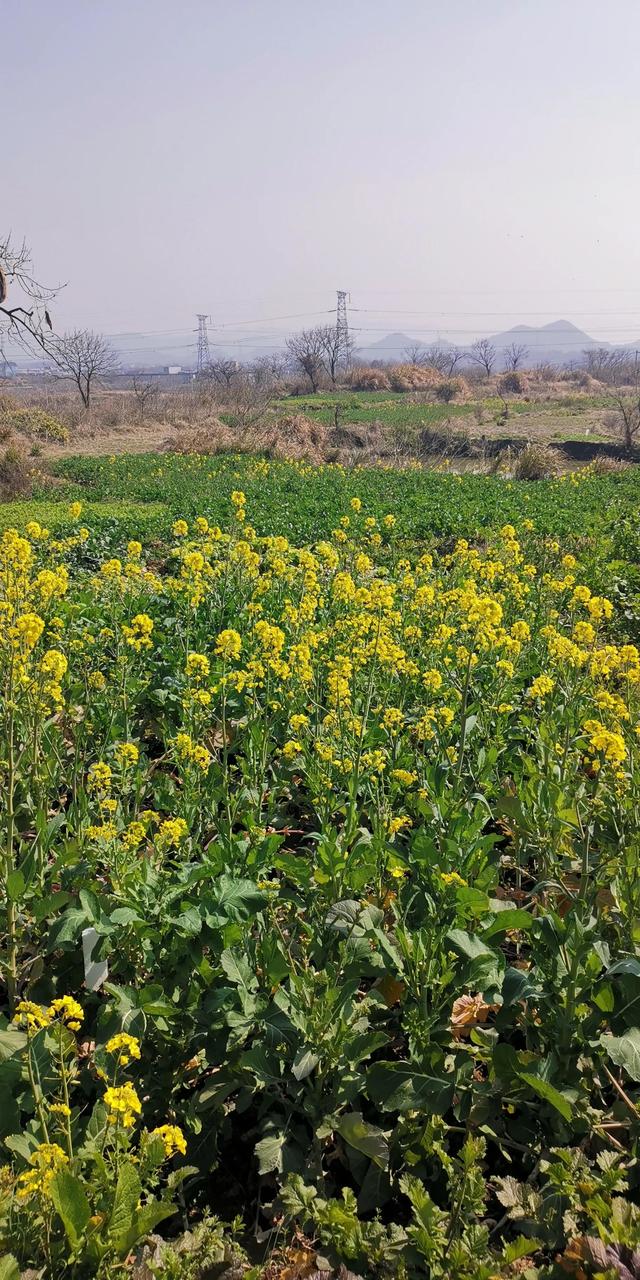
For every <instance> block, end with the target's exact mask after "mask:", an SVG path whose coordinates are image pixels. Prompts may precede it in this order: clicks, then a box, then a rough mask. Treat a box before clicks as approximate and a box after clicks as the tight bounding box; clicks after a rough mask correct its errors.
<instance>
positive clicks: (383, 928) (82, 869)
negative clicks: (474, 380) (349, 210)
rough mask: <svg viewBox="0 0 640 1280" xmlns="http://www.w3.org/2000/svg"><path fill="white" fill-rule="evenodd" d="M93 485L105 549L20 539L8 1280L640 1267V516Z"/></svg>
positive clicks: (11, 836) (516, 492)
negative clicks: (140, 1256) (601, 1263)
mask: <svg viewBox="0 0 640 1280" xmlns="http://www.w3.org/2000/svg"><path fill="white" fill-rule="evenodd" d="M65 471H66V472H67V473H68V474H69V475H71V474H73V478H74V480H75V481H76V482H77V484H78V485H79V486H81V487H82V490H86V491H87V492H90V493H91V494H92V495H93V496H94V497H96V498H97V499H98V501H97V503H96V509H97V510H100V509H101V508H100V503H101V502H104V503H105V504H108V509H107V511H104V510H103V517H104V520H103V522H102V523H101V522H100V520H99V519H97V520H96V519H94V516H95V509H94V508H93V504H92V505H91V507H90V508H89V507H86V508H85V509H84V511H81V510H79V509H78V507H72V508H71V509H70V510H69V511H67V512H66V513H65V515H64V519H63V513H62V511H61V510H60V509H59V507H58V505H57V504H56V505H55V509H54V508H53V507H49V508H48V509H47V508H45V507H44V506H42V505H39V504H37V503H32V504H29V505H28V509H27V510H26V511H24V512H23V518H24V516H26V517H27V519H28V522H29V531H28V540H27V539H25V538H23V537H22V536H21V535H20V534H18V533H16V532H15V531H14V532H11V531H10V532H9V533H8V534H6V535H5V536H4V537H3V538H2V539H1V541H0V547H1V557H0V575H1V592H2V604H3V605H4V608H3V610H2V611H1V612H0V675H1V679H2V698H1V702H0V769H1V770H2V788H1V795H0V825H1V831H0V836H1V839H0V848H1V849H2V862H1V866H0V877H1V884H2V894H3V896H2V906H1V909H2V929H3V935H4V939H3V941H4V947H3V953H2V960H1V963H2V974H3V979H4V982H5V989H6V1000H5V1004H4V1013H5V1015H6V1016H5V1017H4V1018H3V1021H2V1023H1V1024H0V1103H1V1106H0V1142H1V1144H2V1147H1V1150H2V1158H3V1171H2V1192H3V1198H4V1200H3V1209H2V1215H3V1216H1V1217H0V1248H1V1249H3V1250H4V1253H5V1259H4V1260H3V1262H2V1263H1V1264H0V1266H4V1269H5V1272H6V1277H7V1280H15V1267H16V1266H17V1267H18V1268H19V1269H20V1270H25V1269H27V1268H33V1269H35V1270H37V1271H38V1270H39V1271H40V1272H42V1274H43V1276H44V1277H47V1280H54V1277H55V1280H57V1278H58V1276H67V1275H68V1276H69V1277H70V1280H85V1278H86V1277H90V1276H96V1277H100V1280H107V1277H108V1278H109V1280H112V1277H115V1276H119V1275H121V1274H123V1273H124V1274H126V1272H127V1270H130V1269H131V1266H132V1264H133V1257H134V1253H135V1251H136V1250H138V1249H141V1250H142V1249H144V1250H146V1252H145V1265H148V1266H149V1268H150V1269H151V1273H152V1274H153V1273H157V1274H158V1275H159V1276H162V1275H163V1274H164V1275H166V1276H167V1277H169V1280H171V1277H177V1276H178V1275H183V1274H184V1275H185V1276H188V1277H190V1280H191V1278H193V1280H196V1277H197V1276H198V1270H197V1266H198V1265H199V1264H198V1256H199V1251H200V1254H201V1258H202V1259H203V1260H205V1261H206V1264H207V1265H210V1266H211V1267H212V1268H215V1267H219V1268H222V1267H223V1266H225V1265H228V1266H229V1267H231V1266H233V1267H235V1268H236V1270H238V1269H239V1270H238V1274H239V1275H241V1274H242V1272H243V1270H244V1272H245V1274H246V1276H247V1280H249V1277H251V1278H252V1280H253V1277H256V1278H257V1277H258V1276H260V1273H261V1271H262V1272H263V1274H264V1276H265V1280H267V1278H268V1280H277V1274H278V1273H277V1270H276V1271H275V1273H274V1270H273V1268H274V1267H276V1265H278V1266H279V1265H280V1263H279V1262H277V1257H279V1254H278V1250H279V1251H280V1252H281V1253H282V1258H283V1262H282V1268H281V1269H282V1271H283V1273H284V1275H285V1276H286V1275H287V1272H286V1270H285V1268H286V1266H293V1265H294V1262H293V1261H291V1262H289V1261H287V1258H286V1252H287V1249H293V1250H294V1252H295V1246H296V1242H298V1243H299V1242H300V1240H301V1239H302V1240H303V1241H304V1244H303V1245H301V1246H300V1250H301V1251H302V1252H303V1253H304V1256H305V1258H306V1260H307V1261H306V1262H305V1266H306V1265H307V1263H308V1269H311V1267H312V1266H315V1265H316V1263H317V1264H318V1265H320V1263H322V1266H323V1267H324V1266H325V1265H326V1266H329V1267H330V1268H331V1269H332V1270H333V1272H334V1273H337V1272H338V1268H339V1266H340V1265H344V1266H345V1267H347V1268H348V1269H350V1270H352V1272H353V1273H354V1274H356V1275H361V1276H363V1277H367V1278H369V1277H371V1278H379V1280H381V1278H383V1277H398V1278H399V1280H400V1278H404V1277H406V1280H445V1278H446V1277H452V1278H453V1277H455V1278H459V1280H490V1278H493V1277H496V1276H500V1277H504V1280H510V1277H512V1276H513V1275H515V1274H518V1270H517V1267H519V1266H520V1263H521V1262H522V1268H523V1271H522V1273H523V1274H525V1275H526V1276H527V1277H534V1276H537V1277H539V1278H540V1280H543V1278H544V1280H547V1278H548V1280H551V1278H552V1277H553V1280H556V1276H557V1275H559V1274H562V1272H563V1271H564V1273H565V1274H566V1271H567V1269H568V1264H569V1263H570V1262H571V1250H572V1249H573V1251H574V1255H575V1256H577V1257H578V1258H579V1260H580V1259H582V1260H584V1257H587V1254H586V1253H585V1250H587V1249H589V1250H590V1251H591V1252H590V1254H589V1255H588V1256H596V1255H595V1254H594V1249H595V1245H592V1244H591V1243H590V1244H588V1245H586V1244H585V1245H583V1243H581V1242H582V1241H583V1240H587V1241H595V1242H596V1244H601V1245H602V1247H603V1248H604V1249H607V1250H613V1251H614V1253H613V1254H609V1255H607V1258H608V1259H609V1258H611V1257H614V1256H615V1257H617V1256H619V1257H620V1258H622V1257H623V1254H622V1253H621V1252H620V1251H621V1250H623V1249H626V1248H628V1247H636V1244H637V1242H638V1236H639V1232H640V1226H639V1221H638V1208H637V1200H638V1178H637V1159H638V1154H639V1151H638V1144H639V1139H640V1122H639V1107H640V1088H639V1086H640V1066H639V1060H640V1054H639V1037H640V930H639V928H638V919H640V880H639V877H638V854H639V852H640V846H639V844H638V839H639V836H638V832H639V831H640V808H639V794H640V787H639V777H640V773H639V770H640V761H639V759H638V733H637V726H638V724H639V723H640V702H639V699H640V680H639V673H640V657H639V655H638V653H637V650H636V649H635V648H634V643H635V638H636V637H637V613H636V611H635V606H634V592H633V568H632V565H631V554H630V549H633V548H635V546H636V542H635V541H634V539H637V537H638V532H637V513H636V512H635V509H634V503H635V501H636V498H635V495H636V492H637V488H636V486H637V480H636V479H635V476H634V475H633V474H632V475H622V474H615V475H611V476H607V477H595V476H593V475H591V474H587V475H586V476H584V477H582V478H579V479H576V480H566V481H554V482H552V483H550V484H548V485H547V484H544V482H543V483H542V484H541V485H539V486H534V487H528V488H526V487H524V486H520V487H518V486H517V485H509V484H506V483H505V482H504V481H501V480H492V481H481V480H480V479H479V478H474V477H469V478H468V479H464V480H458V479H457V478H456V477H452V476H429V475H426V474H424V473H422V472H417V471H416V472H413V471H411V472H408V473H403V474H402V475H399V474H397V473H393V472H381V471H354V472H349V473H348V472H346V471H344V470H343V469H341V468H331V467H326V468H320V469H317V470H315V469H312V468H309V467H293V466H284V465H283V466H280V465H279V464H267V463H265V462H260V461H256V460H254V461H248V460H246V459H244V460H243V461H239V460H238V459H231V458H216V459H215V460H211V459H207V460H205V461H203V460H201V459H193V458H191V459H177V458H163V459H158V458H155V459H150V458H147V459H139V458H130V459H127V460H126V467H125V464H124V463H121V462H119V461H117V460H116V461H115V462H109V463H107V462H104V461H97V462H96V461H95V460H84V461H82V462H75V463H74V464H73V465H72V466H67V464H65ZM119 488H121V489H122V492H124V493H126V494H128V495H129V498H128V504H127V505H125V504H124V503H123V506H122V507H119V508H116V507H115V506H112V505H111V504H114V503H115V502H116V498H115V494H116V492H117V491H118V490H119ZM241 490H242V491H243V492H241ZM70 492H71V494H73V495H74V496H75V493H76V492H77V490H71V491H70ZM243 493H244V494H246V495H247V497H246V498H245V497H244V496H243ZM249 494H251V498H249ZM527 495H530V496H529V497H528V496H527ZM117 501H122V499H121V498H118V499H117ZM125 501H126V500H125ZM156 501H157V502H158V504H159V505H158V506H157V507H154V508H152V514H151V516H150V521H151V523H150V525H149V526H148V528H147V530H145V533H146V534H147V536H142V537H141V539H140V542H141V543H143V544H144V545H138V543H137V542H132V541H131V537H132V535H133V534H134V532H135V531H136V530H135V528H134V525H135V520H136V518H137V516H138V515H139V514H141V513H142V512H143V511H144V510H145V509H146V508H145V504H146V503H147V502H156ZM137 504H140V505H139V506H138V505H137ZM394 508H395V509H394ZM509 514H511V515H512V516H513V521H510V520H509V519H508V515H509ZM174 516H175V517H178V516H179V519H178V520H177V522H176V524H175V526H174V528H173V531H172V529H171V528H170V527H169V526H170V524H172V523H173V518H174ZM54 517H58V518H59V521H60V523H59V526H57V527H56V528H55V531H54V530H53V525H54ZM85 520H86V522H87V526H88V532H86V533H85V531H84V529H83V526H82V523H81V522H84V521H85ZM16 523H18V512H17V510H16V509H15V508H14V510H13V519H12V522H11V525H10V526H9V529H10V530H11V528H12V526H15V524H16ZM512 524H513V525H514V526H517V527H512ZM252 525H253V526H254V527H253V528H252ZM316 525H317V529H315V532H314V527H315V526H316ZM44 526H51V529H50V532H49V534H45V531H44ZM218 526H219V527H218ZM149 528H151V529H152V533H151V534H149V532H148V529H149ZM292 531H298V533H297V534H296V536H297V537H298V535H299V541H298V543H294V542H293V541H292V539H291V538H290V537H289V538H288V540H287V539H286V538H285V537H283V536H282V535H283V534H285V535H290V534H291V533H292ZM452 535H453V536H452ZM458 535H460V538H461V539H462V540H457V537H458ZM463 539H468V543H467V542H466V541H464V540H463ZM576 556H577V559H576ZM614 556H615V560H616V561H617V563H618V571H617V576H615V575H614V571H613V568H612V563H613V560H614ZM610 597H611V598H610ZM87 930H90V931H92V932H91V935H90V937H91V939H92V944H91V945H92V952H91V964H92V966H94V967H95V968H97V969H100V967H101V966H103V965H105V964H106V966H107V968H108V972H107V973H106V974H105V973H104V972H103V973H102V975H101V978H100V979H99V980H98V985H97V987H96V989H95V990H94V989H92V986H93V983H92V982H91V981H88V980H85V957H84V954H83V935H84V936H85V943H86V933H85V931H87ZM65 997H67V1002H66V1003H65V999H64V998H65ZM60 1000H62V1004H59V1003H58V1002H59V1001H60ZM185 1147H186V1150H185ZM47 1162H48V1163H47ZM183 1184H184V1186H183ZM178 1210H179V1211H180V1215H179V1213H178ZM185 1213H188V1215H189V1216H188V1228H189V1229H188V1230H187V1229H185V1220H184V1214H185ZM212 1213H215V1214H216V1215H219V1217H217V1216H216V1217H212V1216H211V1214H212ZM236 1214H241V1215H242V1216H243V1221H244V1223H245V1224H247V1225H245V1226H244V1227H243V1228H238V1227H237V1225H236V1226H234V1227H233V1228H231V1229H227V1228H225V1227H224V1226H223V1225H222V1222H223V1221H224V1220H226V1219H233V1218H234V1217H235V1215H236ZM165 1219H166V1222H165V1225H164V1226H163V1228H162V1231H163V1233H164V1235H165V1237H166V1242H165V1244H159V1243H158V1241H157V1240H155V1239H151V1240H150V1237H151V1236H153V1234H154V1232H155V1228H156V1226H158V1225H159V1224H161V1223H162V1222H163V1220H165ZM249 1223H252V1224H255V1232H254V1234H255V1235H256V1236H257V1237H258V1239H259V1240H260V1241H262V1243H263V1244H265V1250H264V1252H263V1253H261V1254H260V1256H259V1257H258V1256H257V1254H256V1243H255V1239H250V1230H249V1226H248V1224H249ZM239 1231H240V1234H241V1235H242V1244H243V1245H245V1246H246V1250H247V1254H248V1255H250V1256H251V1258H252V1262H251V1263H249V1261H247V1260H246V1258H244V1257H243V1255H242V1250H241V1248H240V1247H239V1246H238V1243H237V1236H238V1232H239ZM576 1241H577V1242H578V1243H577V1244H576ZM276 1244H277V1251H276V1255H274V1257H276V1261H274V1262H273V1265H272V1264H271V1263H270V1261H269V1257H268V1254H269V1251H270V1249H271V1246H273V1245H276ZM578 1249H579V1250H581V1251H582V1253H581V1254H576V1252H575V1251H576V1250H578ZM616 1250H617V1251H618V1252H617V1253H616V1252H615V1251H616ZM307 1255H308V1257H307ZM583 1255H584V1257H583ZM556 1256H557V1258H558V1259H562V1263H561V1262H560V1261H558V1262H556V1261H555V1259H556ZM12 1258H13V1259H14V1260H15V1263H14V1261H13V1260H12ZM565 1263H567V1267H565ZM203 1265H204V1261H203ZM296 1265H297V1264H296ZM585 1265H586V1264H585ZM270 1266H271V1268H272V1269H271V1271H269V1267H270ZM554 1268H555V1270H554ZM557 1268H560V1271H559V1272H558V1270H557ZM214 1274H215V1273H214ZM293 1274H294V1275H295V1272H294V1273H293ZM586 1274H587V1275H588V1272H586ZM0 1276H2V1270H1V1269H0Z"/></svg>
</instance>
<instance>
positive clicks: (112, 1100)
mask: <svg viewBox="0 0 640 1280" xmlns="http://www.w3.org/2000/svg"><path fill="white" fill-rule="evenodd" d="M103 1102H104V1105H105V1107H106V1108H107V1120H108V1122H109V1124H121V1125H122V1127H123V1129H131V1128H133V1125H134V1124H135V1121H136V1117H137V1116H139V1115H140V1113H141V1111H142V1103H141V1101H140V1098H139V1097H138V1094H137V1093H136V1091H135V1089H134V1087H133V1085H132V1084H130V1082H129V1081H126V1083H125V1084H120V1085H110V1086H109V1088H108V1089H105V1092H104V1098H103Z"/></svg>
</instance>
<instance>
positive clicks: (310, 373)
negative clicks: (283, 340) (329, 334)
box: [287, 329, 324, 391]
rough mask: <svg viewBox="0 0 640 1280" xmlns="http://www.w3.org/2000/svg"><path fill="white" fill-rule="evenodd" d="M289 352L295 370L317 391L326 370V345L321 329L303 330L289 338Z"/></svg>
mask: <svg viewBox="0 0 640 1280" xmlns="http://www.w3.org/2000/svg"><path fill="white" fill-rule="evenodd" d="M287 351H288V352H289V356H290V357H291V363H292V365H293V367H294V369H300V370H301V371H302V373H304V374H306V376H307V378H308V379H309V382H310V383H311V390H312V391H317V390H318V387H319V385H320V378H321V376H322V372H323V369H324V363H323V357H324V344H323V340H322V337H321V330H320V329H303V330H302V331H301V332H300V333H295V334H293V336H292V337H291V338H287Z"/></svg>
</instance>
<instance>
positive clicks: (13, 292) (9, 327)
mask: <svg viewBox="0 0 640 1280" xmlns="http://www.w3.org/2000/svg"><path fill="white" fill-rule="evenodd" d="M58 291H59V286H57V287H55V288H49V287H48V286H47V285H43V284H41V283H40V282H39V281H38V280H36V279H35V277H34V275H33V265H32V261H31V250H30V249H29V247H28V245H27V244H26V243H25V242H24V241H23V243H22V244H21V245H15V244H14V243H13V240H12V237H11V235H6V236H0V334H2V332H6V333H9V334H10V336H11V337H12V338H13V339H14V340H15V341H16V342H18V343H20V345H21V346H22V347H24V348H25V350H27V351H28V352H29V353H30V354H37V355H45V356H48V357H49V358H50V359H51V358H53V359H54V360H55V354H54V352H53V350H52V343H51V338H50V336H49V335H50V331H51V330H52V329H53V324H52V321H51V316H50V314H49V306H50V303H51V300H52V299H53V298H54V297H55V296H56V294H57V293H58Z"/></svg>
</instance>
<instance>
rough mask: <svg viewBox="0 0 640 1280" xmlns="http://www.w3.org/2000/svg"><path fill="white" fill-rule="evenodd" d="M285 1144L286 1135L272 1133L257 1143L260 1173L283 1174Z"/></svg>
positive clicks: (256, 1149) (256, 1150)
mask: <svg viewBox="0 0 640 1280" xmlns="http://www.w3.org/2000/svg"><path fill="white" fill-rule="evenodd" d="M284 1144H285V1135H284V1133H271V1134H269V1135H268V1136H267V1137H266V1138H261V1140H260V1142H256V1145H255V1153H256V1156H257V1158H258V1173H259V1174H261V1175H262V1174H264V1173H273V1172H277V1173H282V1148H283V1146H284Z"/></svg>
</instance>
